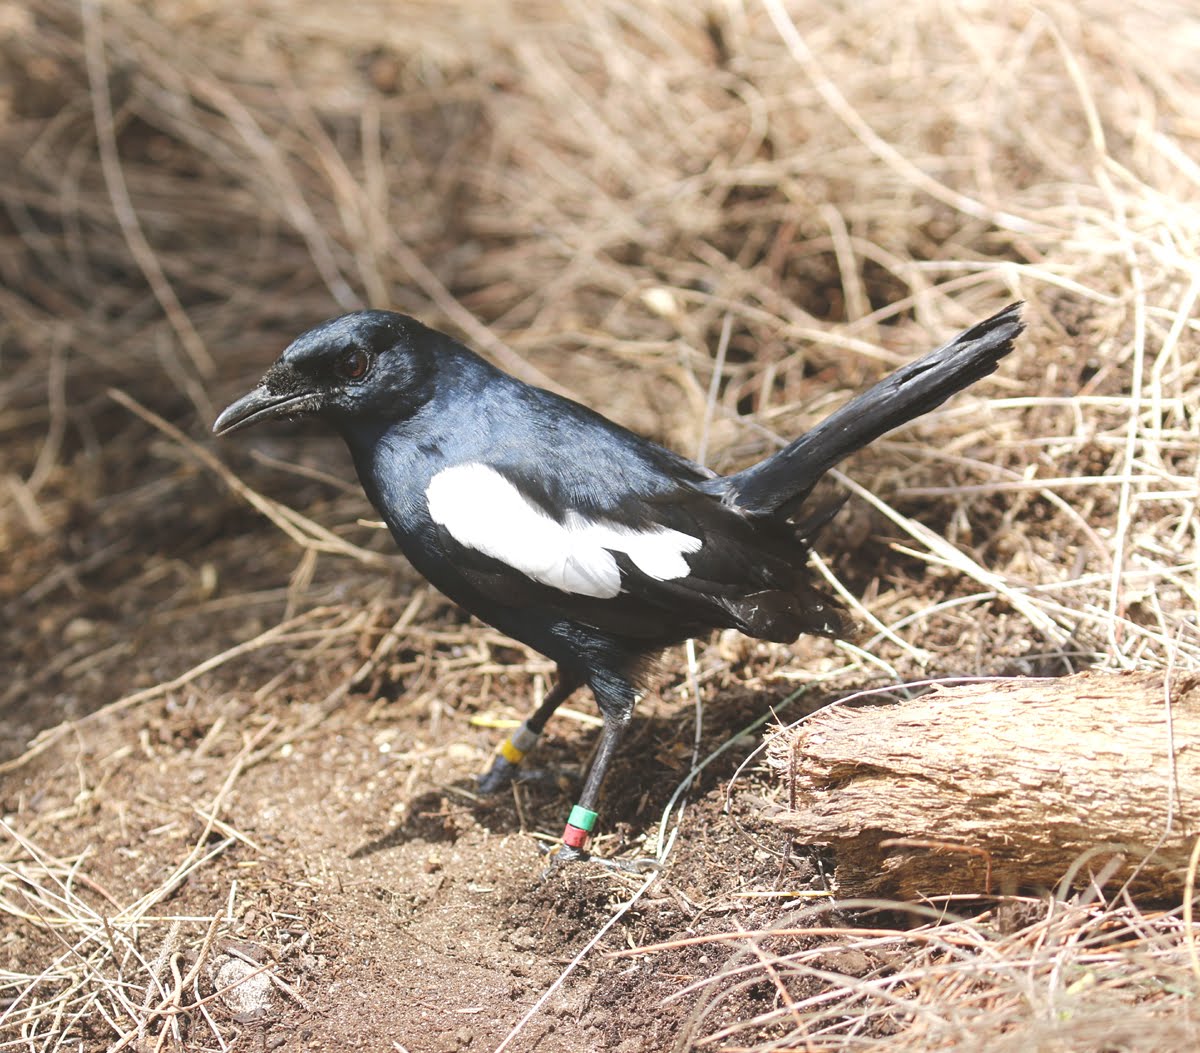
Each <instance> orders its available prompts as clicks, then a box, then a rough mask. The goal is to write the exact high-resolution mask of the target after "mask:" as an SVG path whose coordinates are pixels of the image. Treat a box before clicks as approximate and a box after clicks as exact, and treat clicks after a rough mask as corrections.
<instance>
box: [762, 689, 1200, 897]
mask: <svg viewBox="0 0 1200 1053" xmlns="http://www.w3.org/2000/svg"><path fill="white" fill-rule="evenodd" d="M1167 691H1168V689H1167V686H1166V683H1165V681H1164V676H1163V674H1162V673H1159V672H1155V673H1137V674H1107V673H1094V672H1089V673H1081V674H1079V675H1076V676H1071V677H1064V678H1062V679H1053V680H1040V679H1039V680H1033V679H1020V680H1012V681H1003V682H997V683H986V684H973V685H969V686H960V687H953V688H944V689H937V690H935V691H932V692H930V693H929V694H927V695H924V696H922V697H920V698H917V699H914V700H911V701H906V702H903V703H899V704H896V705H887V706H871V707H863V708H851V707H842V706H835V707H832V708H829V709H826V710H822V711H820V712H818V713H816V714H814V715H812V716H811V717H809V718H808V719H807V720H806V721H805V722H803V723H802V724H800V725H798V726H796V727H794V728H790V729H784V730H783V731H781V732H779V733H778V734H777V735H776V737H775V738H774V740H773V741H772V742H771V743H770V744H769V746H768V755H769V756H770V757H771V760H772V763H773V764H775V765H776V766H778V767H779V768H781V769H783V770H784V773H785V777H788V778H789V779H790V781H791V786H790V796H791V803H790V806H789V808H788V809H787V810H786V811H785V812H784V813H782V814H781V815H779V816H778V817H777V818H776V821H777V822H779V823H780V824H781V825H783V826H784V827H786V828H787V829H788V830H790V831H794V832H795V834H796V836H797V839H798V840H799V841H801V842H803V843H811V844H828V845H830V846H832V848H833V854H834V861H835V869H834V880H835V882H836V886H837V891H838V893H839V895H842V896H885V897H889V898H901V899H913V898H920V897H922V896H938V895H946V894H949V893H968V894H980V893H987V892H989V891H991V892H997V891H1005V892H1008V891H1014V890H1017V889H1026V890H1028V889H1037V888H1052V887H1055V886H1057V885H1058V884H1059V883H1060V881H1061V880H1062V879H1063V878H1064V876H1065V875H1068V874H1070V873H1071V872H1072V869H1073V868H1074V877H1073V881H1072V882H1071V883H1072V884H1073V885H1074V887H1076V888H1078V887H1081V886H1083V885H1086V884H1087V883H1088V882H1089V881H1091V880H1095V879H1096V878H1097V877H1099V878H1101V880H1102V881H1103V883H1104V884H1106V885H1107V886H1109V887H1110V888H1111V887H1113V886H1116V885H1118V884H1120V883H1124V882H1128V883H1129V888H1130V889H1131V891H1132V892H1133V893H1134V894H1135V895H1138V896H1142V897H1147V898H1153V899H1164V898H1165V899H1170V898H1177V897H1178V896H1179V895H1180V894H1181V892H1182V890H1183V888H1184V883H1185V879H1186V875H1187V871H1188V866H1189V860H1190V857H1191V853H1192V849H1193V846H1194V844H1195V843H1196V837H1197V833H1198V832H1200V676H1196V675H1177V676H1175V677H1173V678H1172V679H1171V681H1170V700H1169V705H1168V699H1167Z"/></svg>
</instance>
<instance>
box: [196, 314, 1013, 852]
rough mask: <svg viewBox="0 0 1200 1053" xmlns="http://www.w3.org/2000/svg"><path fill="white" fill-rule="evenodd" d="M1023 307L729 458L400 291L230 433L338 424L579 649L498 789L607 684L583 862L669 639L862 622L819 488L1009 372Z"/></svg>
mask: <svg viewBox="0 0 1200 1053" xmlns="http://www.w3.org/2000/svg"><path fill="white" fill-rule="evenodd" d="M1019 311H1020V304H1013V305H1012V306H1010V307H1007V308H1005V309H1004V310H1003V311H1001V312H1000V313H999V314H996V315H994V316H993V317H991V318H989V319H987V320H986V321H984V322H980V323H979V324H978V325H975V326H973V327H972V328H970V329H968V330H966V331H965V332H963V333H961V334H959V335H958V336H956V337H955V338H954V339H953V340H951V341H950V342H949V343H948V344H946V345H945V346H943V347H941V348H939V349H938V350H936V351H932V352H930V353H929V354H927V355H925V356H924V357H923V358H920V359H918V360H917V361H915V362H912V363H910V364H909V365H907V366H904V367H903V368H901V369H900V370H898V371H897V372H895V373H893V374H892V375H891V376H889V377H887V378H886V379H884V380H882V381H880V382H879V383H878V384H876V385H875V386H874V387H872V388H871V389H870V390H869V391H867V392H866V393H865V394H863V395H860V396H859V397H858V398H856V399H854V400H853V401H851V402H850V403H848V404H847V405H846V406H844V407H843V408H842V409H839V410H837V411H836V412H834V413H833V414H832V415H831V416H829V417H828V418H827V419H826V420H824V421H823V422H821V423H820V424H818V425H817V426H816V427H815V428H813V429H812V430H811V431H809V432H807V433H806V434H804V435H802V436H801V437H800V438H798V439H796V440H795V441H794V442H793V443H791V444H790V445H789V446H787V447H785V448H784V449H782V450H780V451H779V452H778V453H775V454H774V455H772V456H770V457H768V458H767V459H766V460H764V461H762V462H760V463H758V464H756V465H753V466H752V467H750V468H747V469H745V470H744V471H740V472H737V473H735V474H733V475H729V476H718V475H716V474H714V473H713V472H711V471H709V470H708V469H707V468H704V467H702V466H701V465H699V464H696V463H695V462H693V461H691V460H689V459H688V458H686V457H683V456H680V455H679V454H677V453H673V452H672V451H670V450H668V449H665V448H664V447H662V446H659V445H657V444H656V443H654V442H651V441H649V440H647V439H644V438H642V437H640V436H638V435H635V434H634V433H632V432H630V431H628V430H626V429H625V428H622V427H620V426H619V425H617V424H614V423H613V422H612V421H610V420H607V419H606V418H604V417H602V416H600V415H599V414H598V413H595V412H593V411H592V410H590V409H588V408H587V407H585V406H582V405H580V404H579V403H577V402H572V401H571V400H569V399H566V398H562V397H560V396H559V395H555V394H553V393H551V392H548V391H544V390H542V389H540V388H536V387H532V386H530V385H528V384H525V383H523V382H521V381H519V380H517V379H515V378H514V377H511V376H509V375H508V374H506V373H503V372H501V371H500V370H498V369H496V368H495V367H494V366H492V365H489V364H488V363H487V362H485V361H484V360H483V359H482V358H480V357H479V356H478V355H476V354H474V353H473V352H472V351H470V350H468V349H467V348H466V347H464V346H463V345H462V344H460V343H458V342H457V341H455V340H453V339H451V338H450V337H448V336H446V335H444V334H442V333H439V332H436V331H435V330H432V329H429V328H427V327H426V326H424V325H422V324H421V323H420V322H418V321H416V320H414V319H412V318H408V317H406V316H404V315H400V314H394V313H392V312H389V311H359V312H356V313H354V314H348V315H344V316H343V317H340V318H335V319H333V320H332V321H328V322H325V323H324V324H323V325H319V326H317V327H316V328H315V329H311V330H309V331H308V332H306V333H304V334H303V335H302V336H300V337H299V338H298V339H296V340H295V341H294V342H293V343H292V344H291V345H290V346H289V347H288V348H287V349H286V350H285V351H284V352H283V354H282V355H281V356H280V358H279V360H278V361H277V362H276V363H275V364H274V365H273V366H272V367H271V368H270V369H269V370H268V371H267V373H266V375H265V376H264V377H263V379H262V381H261V382H260V383H259V384H258V386H257V387H255V388H254V389H253V390H252V391H250V392H249V393H248V394H247V395H245V396H244V397H242V398H241V399H239V400H238V401H236V402H235V403H233V405H231V406H229V408H228V409H226V410H225V411H224V412H223V413H222V414H221V415H220V417H218V418H217V421H216V423H215V424H214V425H213V431H214V432H215V433H216V434H218V435H226V434H229V433H231V432H234V431H237V430H239V429H241V428H245V427H248V426H249V425H251V424H257V423H259V422H261V421H264V420H272V419H275V418H280V417H302V416H313V417H319V418H321V419H322V420H324V421H326V422H328V423H329V424H330V425H332V426H333V427H334V428H335V429H336V430H337V431H338V432H339V433H340V434H341V436H342V438H343V439H344V440H345V441H346V444H347V446H349V448H350V453H351V455H352V456H353V458H354V464H355V467H356V468H357V470H358V477H359V479H360V480H361V482H362V485H363V488H364V489H365V490H366V493H367V496H368V497H369V498H370V500H371V503H372V504H373V505H374V506H375V508H376V509H378V511H379V514H380V515H381V516H382V517H383V519H384V520H385V521H386V522H387V525H388V527H389V528H390V530H391V533H392V536H393V537H394V538H395V540H396V543H397V544H398V545H399V546H400V548H401V550H402V551H403V552H404V554H405V556H407V557H408V559H409V560H410V561H411V562H412V564H413V566H414V567H416V569H417V570H418V571H420V572H421V573H422V574H423V575H424V576H425V577H426V578H428V579H429V581H430V582H432V583H433V584H434V585H435V586H436V587H437V588H439V589H440V590H441V591H442V592H444V593H445V594H446V595H447V596H449V597H450V598H451V599H452V600H454V601H455V602H456V603H458V604H460V605H461V606H462V607H464V608H466V610H468V611H470V612H471V613H472V614H474V615H476V616H477V617H478V618H480V619H482V620H483V621H485V622H488V623H490V624H491V625H493V626H495V627H496V628H497V629H499V630H501V631H502V632H504V633H506V634H507V635H509V636H512V637H514V638H515V639H517V640H520V641H522V642H523V643H525V644H528V645H529V646H530V647H532V648H534V649H535V650H537V651H540V652H541V653H542V654H544V655H546V656H547V657H548V658H550V659H551V660H552V661H554V662H555V663H556V664H557V666H558V679H557V682H556V684H555V685H554V687H553V688H552V690H551V691H550V692H549V694H548V695H547V696H546V699H545V701H544V702H543V703H542V705H541V706H540V707H539V708H538V709H537V711H536V712H535V713H534V714H533V715H532V716H531V717H529V718H528V719H527V720H526V721H525V722H524V723H523V724H522V725H521V726H520V727H519V728H518V729H517V730H516V731H515V732H514V733H513V734H512V735H511V736H510V737H509V739H508V740H507V741H506V742H505V743H504V744H503V745H502V746H501V748H500V751H499V753H498V755H497V756H496V758H495V761H494V763H493V765H492V767H491V769H490V771H489V772H488V773H487V774H486V775H484V776H483V777H482V778H481V780H480V788H481V789H482V790H484V791H485V792H495V791H497V790H499V789H501V788H502V787H504V786H505V785H507V784H508V783H509V782H510V781H511V779H512V778H513V775H514V774H515V772H516V766H517V765H518V764H519V763H520V762H521V760H522V759H523V757H524V755H525V754H526V753H527V752H528V751H529V749H530V748H531V747H532V746H533V745H534V743H535V742H536V741H537V738H538V736H539V735H540V734H541V732H542V730H543V728H544V727H545V725H546V722H547V720H548V719H549V718H550V715H551V714H552V713H553V712H554V711H555V709H556V708H557V707H558V706H559V705H560V704H561V703H562V702H563V701H564V700H565V699H566V698H567V697H568V696H569V695H571V693H572V692H574V691H575V690H576V689H577V688H579V687H582V686H584V685H586V686H587V687H589V688H591V691H592V694H593V695H594V696H595V699H596V703H597V705H598V706H599V709H600V713H601V715H602V716H603V719H604V726H603V731H602V732H601V738H600V744H599V748H598V750H597V752H596V756H595V759H594V760H593V762H592V765H591V768H590V770H589V772H588V775H587V778H586V780H585V783H584V786H583V791H582V793H581V795H580V797H579V801H578V803H577V804H576V805H575V807H574V808H573V809H572V810H571V814H570V818H569V820H568V822H567V826H566V829H565V831H564V833H563V838H562V841H563V844H562V847H561V848H560V849H559V851H558V853H557V856H556V859H557V860H558V861H570V860H573V859H578V858H580V857H581V856H582V855H583V854H584V849H585V847H586V845H587V841H588V838H589V835H590V834H591V832H592V830H593V828H594V826H595V823H596V809H597V806H598V803H599V797H600V787H601V783H602V782H603V780H604V774H605V772H606V771H607V770H608V767H609V765H610V763H611V761H612V759H613V756H614V754H615V752H616V750H617V748H618V746H619V744H620V742H621V737H622V735H623V734H624V732H625V729H626V727H627V726H628V724H629V720H630V716H631V714H632V712H633V708H634V702H635V699H636V697H637V693H638V691H639V690H640V689H642V688H643V687H645V685H646V679H647V676H648V674H649V673H650V671H651V669H652V667H653V665H654V661H655V659H656V658H657V656H658V655H659V654H660V653H661V652H662V651H663V650H664V649H665V648H667V647H670V646H671V645H673V644H677V643H681V642H682V641H684V640H687V639H689V638H690V637H694V636H701V635H704V634H706V633H708V632H710V631H711V630H713V629H726V628H732V629H737V630H739V631H741V632H743V633H745V634H746V635H747V636H752V637H755V638H758V639H761V640H775V641H780V642H791V641H793V640H795V639H796V638H797V637H798V636H800V635H801V634H803V633H813V634H817V635H820V636H830V637H837V636H840V635H842V634H844V633H845V632H846V630H847V623H846V619H845V616H844V614H843V612H842V610H841V608H840V607H839V605H838V604H837V603H836V602H835V601H834V600H832V599H831V598H830V597H829V596H827V595H826V594H825V593H823V592H822V591H820V590H819V589H818V588H816V587H815V586H814V585H813V583H812V574H811V571H809V570H808V569H807V566H806V565H807V553H808V547H809V545H810V543H811V541H812V537H813V535H814V533H815V532H816V531H817V530H818V529H819V528H820V527H821V526H822V525H824V522H825V520H827V519H828V518H829V517H830V515H831V514H832V513H831V510H830V509H828V508H826V509H817V510H815V511H810V510H808V509H806V508H805V499H806V498H807V497H808V496H809V495H810V493H811V492H812V489H813V487H814V485H815V484H816V483H817V481H818V480H819V479H820V478H821V476H822V475H824V473H825V472H826V471H828V470H829V469H830V468H832V467H833V466H834V465H835V464H837V463H838V462H839V461H841V460H842V459H843V458H845V457H846V456H848V455H849V454H851V453H853V452H854V451H855V450H858V449H859V448H861V447H862V446H864V445H866V444H867V443H869V442H871V441H872V440H873V439H876V438H878V437H879V436H881V435H883V434H884V433H885V432H888V431H891V430H892V429H893V428H896V427H899V426H900V425H901V424H904V423H905V422H907V421H909V420H911V419H912V418H914V417H916V416H919V415H920V414H922V413H926V412H928V411H929V410H932V409H934V408H935V407H936V406H938V405H940V404H941V403H942V402H944V401H945V400H946V399H947V398H949V397H950V396H951V395H953V394H954V393H955V392H957V391H959V390H961V389H962V388H964V387H966V386H967V385H968V384H971V383H973V382H974V381H976V380H979V379H980V378H981V377H984V376H987V375H988V374H989V373H991V372H993V371H994V370H995V369H996V366H997V363H998V361H999V360H1000V359H1001V358H1002V357H1003V356H1004V355H1006V354H1008V352H1009V351H1010V350H1011V349H1012V342H1013V339H1014V338H1015V337H1016V336H1017V334H1018V333H1019V332H1020V331H1021V329H1022V324H1021V321H1020V318H1019ZM834 510H835V509H834Z"/></svg>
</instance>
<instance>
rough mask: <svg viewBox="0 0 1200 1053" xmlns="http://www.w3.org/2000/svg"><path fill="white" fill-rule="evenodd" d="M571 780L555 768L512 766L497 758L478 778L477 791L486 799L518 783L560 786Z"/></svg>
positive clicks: (476, 781) (476, 782)
mask: <svg viewBox="0 0 1200 1053" xmlns="http://www.w3.org/2000/svg"><path fill="white" fill-rule="evenodd" d="M571 778H573V777H572V776H569V775H567V774H565V773H563V772H560V771H558V770H556V769H553V768H526V767H524V766H522V765H518V764H512V763H510V762H509V761H506V760H505V759H504V758H503V757H497V758H496V762H495V763H494V764H493V765H492V766H491V768H489V769H488V770H487V771H486V772H484V773H483V774H482V775H480V776H478V777H477V778H476V780H475V790H476V792H477V793H480V794H482V795H483V796H485V797H492V796H495V795H496V794H498V793H500V792H501V791H502V790H506V789H507V788H508V787H509V786H511V785H512V784H513V783H516V782H520V783H526V784H530V783H532V784H534V785H543V786H559V785H561V784H562V783H563V782H564V781H566V780H569V779H571Z"/></svg>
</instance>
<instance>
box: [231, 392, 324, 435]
mask: <svg viewBox="0 0 1200 1053" xmlns="http://www.w3.org/2000/svg"><path fill="white" fill-rule="evenodd" d="M317 408H318V396H317V395H316V393H315V392H311V391H301V392H296V391H284V392H272V391H268V390H267V388H266V386H265V385H264V384H259V386H258V387H256V388H255V389H254V390H253V391H250V392H248V393H247V394H245V395H243V396H242V397H241V398H240V399H238V400H237V402H235V403H233V404H232V405H230V406H228V407H226V409H225V411H224V412H223V413H222V414H221V415H220V416H219V417H218V418H217V419H216V422H215V423H214V424H213V434H214V435H230V434H232V433H233V432H235V431H240V430H241V429H242V428H248V427H250V425H251V424H257V423H258V422H259V421H262V420H274V419H276V418H279V417H291V416H299V415H300V414H303V413H312V412H313V411H314V410H316V409H317Z"/></svg>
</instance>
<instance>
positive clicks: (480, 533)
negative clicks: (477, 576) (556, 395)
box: [425, 464, 702, 599]
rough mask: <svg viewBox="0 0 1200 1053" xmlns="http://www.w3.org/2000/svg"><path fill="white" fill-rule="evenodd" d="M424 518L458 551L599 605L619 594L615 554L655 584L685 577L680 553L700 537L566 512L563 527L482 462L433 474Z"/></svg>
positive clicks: (692, 547)
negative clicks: (470, 551) (451, 540)
mask: <svg viewBox="0 0 1200 1053" xmlns="http://www.w3.org/2000/svg"><path fill="white" fill-rule="evenodd" d="M425 498H426V500H427V501H428V502H429V515H430V517H431V518H432V519H433V521H434V522H435V523H437V524H439V525H440V526H443V527H445V528H446V530H448V531H449V533H450V536H451V537H452V538H454V540H455V541H457V542H458V543H459V544H460V545H465V546H466V547H467V548H473V549H474V550H475V551H476V552H482V553H483V554H484V555H485V556H491V557H492V558H493V559H498V560H500V561H501V562H503V563H507V564H508V565H509V566H510V567H512V568H513V569H514V570H519V571H520V572H521V573H522V574H524V575H526V576H527V577H530V578H532V579H533V580H534V581H539V582H541V583H542V584H543V585H550V586H552V587H553V588H556V589H561V590H562V591H563V592H573V593H576V594H578V595H581V596H596V597H599V598H603V599H608V598H610V597H613V596H616V595H617V594H618V593H619V592H620V591H621V569H620V567H618V566H617V561H616V558H615V557H614V556H613V553H614V552H623V553H625V555H627V556H628V557H629V559H630V561H631V562H632V563H633V565H634V566H635V567H637V568H638V569H639V570H640V571H641V572H642V573H643V574H646V575H647V576H648V577H651V578H655V579H656V580H658V581H667V580H669V579H671V578H682V577H685V576H686V575H687V574H688V573H689V568H688V565H687V560H685V559H684V558H683V556H684V553H685V552H696V551H697V550H698V549H699V548H700V546H701V544H702V542H701V540H700V538H698V537H692V536H691V535H690V534H684V533H682V532H680V531H678V530H671V529H670V528H669V527H651V528H649V529H645V530H637V529H634V528H633V527H626V526H621V525H620V524H619V523H611V522H607V523H606V522H603V521H594V520H590V519H587V518H585V517H584V516H582V515H580V514H579V513H578V512H575V511H569V512H567V514H566V518H565V520H564V521H563V522H562V523H559V522H557V521H556V520H554V519H553V518H551V517H550V516H549V515H547V514H546V513H545V512H544V511H542V509H540V508H538V507H537V506H536V505H534V504H532V503H531V502H530V501H528V500H527V499H526V498H525V497H524V496H522V494H521V491H520V490H518V489H517V488H516V487H515V486H513V484H512V483H510V482H509V481H508V480H507V479H505V478H504V476H503V475H501V474H500V473H499V472H498V471H496V470H495V469H494V468H489V467H488V466H487V465H486V464H460V465H456V466H455V467H453V468H446V469H444V470H442V471H440V472H438V473H437V475H435V476H434V477H433V478H432V479H431V480H430V481H429V486H428V487H426V489H425Z"/></svg>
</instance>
